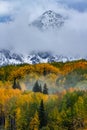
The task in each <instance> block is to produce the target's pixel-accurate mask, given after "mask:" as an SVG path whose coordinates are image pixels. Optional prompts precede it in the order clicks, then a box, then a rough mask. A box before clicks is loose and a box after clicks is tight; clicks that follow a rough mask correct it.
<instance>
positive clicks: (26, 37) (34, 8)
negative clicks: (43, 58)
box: [0, 0, 87, 56]
mask: <svg viewBox="0 0 87 130" xmlns="http://www.w3.org/2000/svg"><path fill="white" fill-rule="evenodd" d="M67 1H68V0H67ZM4 2H8V3H9V4H10V7H11V10H12V12H11V13H12V14H13V15H14V14H15V16H14V17H15V21H14V22H10V23H8V24H3V23H2V24H0V47H1V48H3V47H4V48H7V47H8V46H12V47H14V48H15V50H16V51H18V52H21V53H28V52H30V51H33V50H40V51H42V50H48V51H52V52H55V53H57V54H63V55H71V56H73V55H74V56H77V55H80V56H87V36H86V34H87V24H86V23H87V12H86V11H85V12H79V11H78V10H75V9H72V8H69V7H67V6H66V5H64V4H60V3H59V4H58V3H56V2H54V1H53V0H42V1H41V0H36V1H32V0H21V1H17V0H15V2H14V1H12V0H11V3H10V0H9V1H6V0H5V1H4ZM9 4H7V5H9ZM3 7H4V6H3ZM6 7H8V6H6ZM5 9H6V8H5ZM48 9H52V10H54V11H56V12H58V13H61V14H62V15H65V16H68V17H69V19H68V20H67V21H66V22H65V25H64V26H63V27H62V28H61V29H60V30H58V31H57V30H55V31H48V32H40V31H39V30H38V29H35V28H29V26H28V24H29V22H31V21H32V20H34V19H36V18H37V17H38V16H40V15H41V14H42V13H43V12H44V11H45V10H48ZM7 10H8V8H7ZM2 12H4V13H5V12H6V13H7V12H8V13H9V14H10V10H8V11H2ZM15 12H16V13H15ZM4 13H3V14H4Z"/></svg>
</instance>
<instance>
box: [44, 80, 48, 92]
mask: <svg viewBox="0 0 87 130" xmlns="http://www.w3.org/2000/svg"><path fill="white" fill-rule="evenodd" d="M43 94H48V88H47V84H46V83H45V84H44V88H43Z"/></svg>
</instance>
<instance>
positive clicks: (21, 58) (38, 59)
mask: <svg viewBox="0 0 87 130" xmlns="http://www.w3.org/2000/svg"><path fill="white" fill-rule="evenodd" d="M77 59H81V58H80V57H78V58H74V57H67V56H63V55H54V54H52V53H51V52H33V53H30V54H27V55H22V54H18V53H14V52H12V51H10V50H5V49H2V50H0V66H4V65H12V64H23V63H28V64H38V63H51V62H67V61H73V60H77Z"/></svg>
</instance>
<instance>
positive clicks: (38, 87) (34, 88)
mask: <svg viewBox="0 0 87 130" xmlns="http://www.w3.org/2000/svg"><path fill="white" fill-rule="evenodd" d="M33 92H41V93H42V87H41V85H39V83H38V81H36V82H35V84H34V87H33Z"/></svg>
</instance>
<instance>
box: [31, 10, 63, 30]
mask: <svg viewBox="0 0 87 130" xmlns="http://www.w3.org/2000/svg"><path fill="white" fill-rule="evenodd" d="M64 22H65V18H64V17H63V16H62V15H60V14H58V13H55V12H54V11H51V10H48V11H46V12H44V13H43V14H42V15H41V16H40V17H39V18H37V19H36V20H34V21H33V22H32V23H31V24H29V25H30V26H34V27H37V28H39V29H40V30H47V29H54V28H55V29H57V28H60V27H61V26H62V25H63V24H64Z"/></svg>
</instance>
